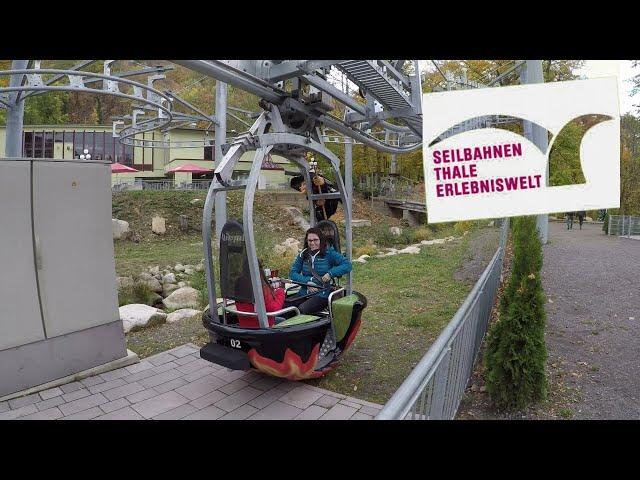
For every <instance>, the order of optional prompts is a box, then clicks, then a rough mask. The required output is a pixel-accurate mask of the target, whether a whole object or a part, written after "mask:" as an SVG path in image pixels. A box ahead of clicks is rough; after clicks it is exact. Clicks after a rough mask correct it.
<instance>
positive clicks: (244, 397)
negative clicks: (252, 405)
mask: <svg viewBox="0 0 640 480" xmlns="http://www.w3.org/2000/svg"><path fill="white" fill-rule="evenodd" d="M220 391H222V390H221V389H220ZM261 394H262V390H258V389H257V388H252V387H245V388H243V389H242V390H238V391H237V392H236V393H234V394H233V395H229V396H228V397H227V398H224V399H222V400H220V401H219V402H217V403H216V404H215V405H216V407H218V408H221V409H223V410H226V411H227V412H233V411H234V410H235V409H236V408H238V407H241V406H242V405H244V404H245V403H247V402H249V401H251V400H253V399H254V398H256V397H257V396H259V395H261Z"/></svg>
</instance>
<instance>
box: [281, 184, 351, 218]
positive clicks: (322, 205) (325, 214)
mask: <svg viewBox="0 0 640 480" xmlns="http://www.w3.org/2000/svg"><path fill="white" fill-rule="evenodd" d="M290 185H291V188H294V189H296V190H298V191H299V192H302V193H304V194H306V193H307V185H306V184H305V182H304V177H303V176H302V175H297V176H295V177H293V178H292V179H291V183H290ZM311 186H312V188H313V193H315V194H318V193H334V192H337V191H338V190H337V189H336V188H335V187H334V186H333V184H332V183H331V182H330V181H329V180H327V179H326V178H324V177H323V176H322V175H320V174H316V173H313V172H311ZM339 202H340V200H339V199H337V198H331V199H328V200H326V199H319V200H314V202H313V207H314V213H315V216H316V220H317V221H318V222H320V221H322V220H329V218H331V216H332V215H333V214H334V213H336V210H338V203H339Z"/></svg>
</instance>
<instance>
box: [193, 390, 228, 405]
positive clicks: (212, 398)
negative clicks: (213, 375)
mask: <svg viewBox="0 0 640 480" xmlns="http://www.w3.org/2000/svg"><path fill="white" fill-rule="evenodd" d="M225 397H226V395H225V394H224V393H222V392H221V391H220V390H214V391H213V392H211V393H207V394H206V395H204V396H202V397H199V398H196V399H195V400H193V401H191V402H189V405H192V406H194V407H196V408H198V409H200V408H205V407H208V406H209V405H213V404H214V403H216V402H219V401H220V400H222V399H223V398H225Z"/></svg>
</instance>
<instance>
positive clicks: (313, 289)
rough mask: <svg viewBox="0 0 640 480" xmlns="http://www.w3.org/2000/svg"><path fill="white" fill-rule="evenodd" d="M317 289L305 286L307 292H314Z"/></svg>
mask: <svg viewBox="0 0 640 480" xmlns="http://www.w3.org/2000/svg"><path fill="white" fill-rule="evenodd" d="M318 290H319V289H318V288H316V287H307V292H309V293H316V292H317V291H318Z"/></svg>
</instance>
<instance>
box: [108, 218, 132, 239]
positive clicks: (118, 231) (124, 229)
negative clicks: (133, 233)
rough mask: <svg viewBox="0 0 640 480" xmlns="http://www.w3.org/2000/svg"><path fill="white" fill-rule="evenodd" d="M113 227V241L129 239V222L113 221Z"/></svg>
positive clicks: (113, 219)
mask: <svg viewBox="0 0 640 480" xmlns="http://www.w3.org/2000/svg"><path fill="white" fill-rule="evenodd" d="M111 226H112V227H113V239H114V240H119V239H121V238H123V239H124V238H127V237H128V235H129V222H125V221H124V220H118V219H116V218H112V219H111Z"/></svg>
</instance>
